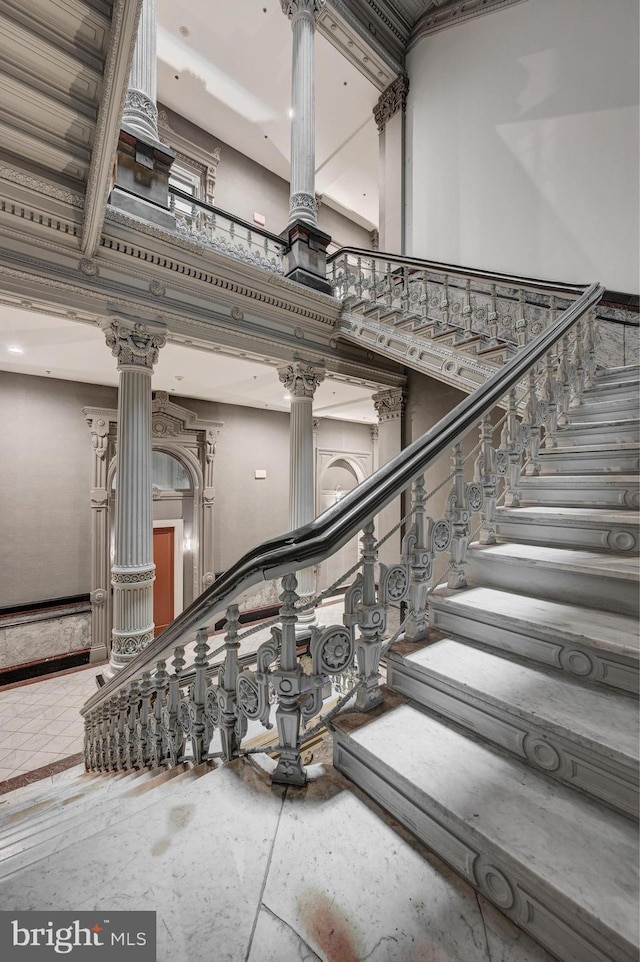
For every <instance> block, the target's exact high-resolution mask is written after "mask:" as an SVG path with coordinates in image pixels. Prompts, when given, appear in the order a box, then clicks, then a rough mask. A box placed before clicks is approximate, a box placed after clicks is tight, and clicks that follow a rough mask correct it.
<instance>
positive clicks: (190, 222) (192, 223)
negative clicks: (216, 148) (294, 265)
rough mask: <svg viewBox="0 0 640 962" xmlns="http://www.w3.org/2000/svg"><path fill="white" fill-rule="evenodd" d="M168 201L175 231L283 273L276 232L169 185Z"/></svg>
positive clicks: (217, 249) (266, 268) (224, 252)
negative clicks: (174, 222) (263, 228)
mask: <svg viewBox="0 0 640 962" xmlns="http://www.w3.org/2000/svg"><path fill="white" fill-rule="evenodd" d="M169 205H170V208H171V211H172V212H173V213H174V214H175V217H176V227H177V230H178V233H180V234H181V235H183V236H184V237H189V238H191V239H192V240H195V241H197V242H198V243H200V244H205V245H206V246H207V247H210V248H211V249H212V250H215V251H218V252H219V253H221V254H226V255H227V256H229V257H234V258H236V259H237V260H240V261H243V263H245V264H251V265H252V266H253V267H261V268H262V269H263V270H266V271H270V272H271V273H273V274H283V273H284V271H283V267H282V254H283V251H284V249H285V246H286V244H285V241H284V240H283V239H282V237H278V235H277V234H271V233H270V232H269V231H266V230H262V229H261V228H259V227H256V225H255V224H250V223H249V222H248V221H245V220H242V219H241V218H239V217H236V216H235V215H234V214H229V213H227V211H224V210H221V209H220V208H219V207H213V206H212V205H211V204H206V203H205V202H204V201H202V200H198V199H197V198H195V197H193V196H192V195H191V194H188V193H186V192H185V191H183V190H179V189H178V188H177V187H173V186H172V185H171V184H170V185H169Z"/></svg>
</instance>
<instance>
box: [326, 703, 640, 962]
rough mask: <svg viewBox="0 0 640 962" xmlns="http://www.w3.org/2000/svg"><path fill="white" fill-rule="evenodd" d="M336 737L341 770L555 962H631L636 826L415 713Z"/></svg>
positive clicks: (366, 723)
mask: <svg viewBox="0 0 640 962" xmlns="http://www.w3.org/2000/svg"><path fill="white" fill-rule="evenodd" d="M396 697H397V696H396ZM358 720H360V721H361V722H362V724H361V725H360V727H357V722H358ZM334 729H335V730H334V764H335V766H336V768H338V769H339V770H340V771H341V772H343V774H344V775H346V776H347V777H348V778H350V779H351V780H352V781H353V782H355V784H356V785H358V787H359V788H361V789H362V790H363V791H365V792H366V793H367V794H368V795H370V796H371V797H372V798H373V799H374V800H375V801H377V802H378V803H379V804H382V805H383V806H384V807H385V808H386V809H387V811H388V812H390V814H391V815H392V816H393V817H394V818H396V819H397V820H398V821H399V822H400V823H401V824H402V825H404V826H405V827H406V828H407V829H409V830H410V831H411V832H413V834H414V835H415V836H417V838H419V839H420V840H421V841H422V842H423V843H424V844H426V845H427V846H428V847H429V848H430V849H431V850H432V851H433V852H435V853H436V854H437V855H439V856H440V857H441V858H443V859H444V860H445V861H446V862H448V863H449V864H450V865H451V866H452V868H453V869H454V870H455V871H456V872H457V873H458V874H459V875H461V876H462V878H464V879H465V880H466V881H468V882H469V883H470V884H471V885H473V886H475V888H476V889H478V890H479V891H480V892H481V893H482V894H483V895H484V896H485V897H486V898H488V899H489V901H491V902H493V904H494V905H497V906H498V908H500V909H501V911H502V912H504V914H505V915H507V916H508V917H509V918H511V919H512V920H513V921H514V922H515V923H516V924H517V925H519V926H520V927H521V928H523V929H525V931H527V932H528V933H529V934H530V935H532V936H533V938H534V939H536V940H537V941H538V942H540V943H541V944H542V945H543V946H545V948H547V949H548V950H549V951H550V952H551V953H552V954H553V955H555V956H556V957H557V958H558V959H560V960H562V962H636V960H637V951H638V949H637V946H638V932H637V924H636V920H637V908H638V877H637V858H636V853H637V844H638V832H637V828H636V826H635V825H634V824H633V822H632V820H630V819H628V818H626V817H624V816H622V815H619V814H617V813H616V812H613V811H612V810H611V809H610V808H608V807H606V806H604V805H602V804H601V803H598V802H595V801H593V800H592V799H590V798H586V797H585V796H584V795H582V794H580V793H579V792H576V791H575V790H573V789H571V788H568V787H567V786H565V785H561V784H558V782H556V781H554V780H553V779H551V778H549V777H548V776H546V775H544V774H542V773H540V772H537V771H534V770H533V769H531V768H530V767H529V766H527V765H524V764H522V763H521V762H519V761H518V760H516V759H514V758H511V757H509V756H507V755H505V754H503V753H502V752H498V751H496V750H495V749H493V748H491V747H489V746H487V745H486V744H483V743H482V742H479V741H477V740H475V739H472V738H470V737H468V736H465V735H463V734H461V733H460V732H458V731H457V730H455V729H454V728H452V727H450V726H447V725H446V724H444V723H442V722H441V721H439V720H438V719H436V718H434V717H433V716H431V715H428V714H426V713H425V712H424V711H422V710H419V709H418V708H417V707H414V706H412V705H407V704H405V705H400V706H398V707H392V708H390V709H389V710H388V711H384V710H382V711H380V710H378V711H377V712H376V715H375V716H374V717H371V715H369V716H366V715H357V716H355V715H354V716H353V717H351V718H350V717H349V715H347V716H345V718H344V719H340V718H338V719H336V721H335V722H334Z"/></svg>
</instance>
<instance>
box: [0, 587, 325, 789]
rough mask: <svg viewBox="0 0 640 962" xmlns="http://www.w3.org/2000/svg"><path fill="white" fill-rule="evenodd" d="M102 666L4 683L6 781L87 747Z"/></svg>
mask: <svg viewBox="0 0 640 962" xmlns="http://www.w3.org/2000/svg"><path fill="white" fill-rule="evenodd" d="M342 610H343V607H342V601H340V602H338V603H336V602H329V603H328V604H326V605H324V606H322V608H321V611H322V614H321V616H320V620H321V621H322V623H323V624H325V625H328V624H331V623H333V622H336V621H337V622H339V621H340V620H341V618H342ZM269 635H270V628H265V629H263V630H262V631H258V632H255V633H254V634H251V635H249V636H248V638H247V639H246V642H245V643H244V644H243V646H242V648H241V650H240V654H241V655H242V654H247V653H248V652H250V651H254V650H255V649H256V648H257V647H258V645H260V644H261V643H262V642H263V641H265V640H266V638H268V637H269ZM213 638H215V641H214V640H213ZM221 643H222V633H218V634H217V635H215V636H213V637H212V639H210V644H211V647H212V649H213V648H216V647H218V645H219V644H221ZM191 647H192V646H191ZM190 650H191V648H187V652H190ZM188 657H189V654H187V658H188ZM216 660H218V659H216ZM102 670H103V666H101V665H92V666H90V667H88V668H79V669H76V670H74V671H70V672H66V673H61V674H57V675H51V676H49V677H45V678H41V679H36V680H34V681H32V682H23V683H21V684H19V685H14V686H9V687H7V688H0V782H2V781H6V780H7V779H9V778H16V777H17V776H19V775H23V774H24V773H25V772H32V771H34V770H35V769H36V768H43V767H44V766H45V765H51V764H53V763H54V762H59V761H60V760H61V759H63V758H67V757H68V756H69V755H76V754H78V753H79V752H81V751H82V747H83V732H84V725H83V721H82V717H81V715H80V708H81V706H82V705H83V704H84V702H85V701H86V700H87V698H89V697H90V696H91V695H93V694H94V692H95V690H96V683H95V676H96V675H97V674H98V673H99V672H101V671H102Z"/></svg>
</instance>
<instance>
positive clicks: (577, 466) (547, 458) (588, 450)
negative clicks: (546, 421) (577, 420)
mask: <svg viewBox="0 0 640 962" xmlns="http://www.w3.org/2000/svg"><path fill="white" fill-rule="evenodd" d="M639 470H640V445H639V444H637V443H635V442H633V443H631V442H624V441H623V442H619V443H612V442H611V443H607V444H597V445H596V444H582V445H571V444H568V445H564V444H562V443H561V435H560V434H558V443H557V445H556V447H554V448H543V449H542V450H541V451H540V473H541V474H544V475H546V474H636V473H637V472H638V471H639Z"/></svg>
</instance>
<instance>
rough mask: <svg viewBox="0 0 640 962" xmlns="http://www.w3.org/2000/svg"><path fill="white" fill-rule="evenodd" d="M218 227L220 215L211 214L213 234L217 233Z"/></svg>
mask: <svg viewBox="0 0 640 962" xmlns="http://www.w3.org/2000/svg"><path fill="white" fill-rule="evenodd" d="M217 229H218V217H217V215H216V214H213V213H212V214H211V236H212V237H213V235H214V234H215V232H216V231H217Z"/></svg>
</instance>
